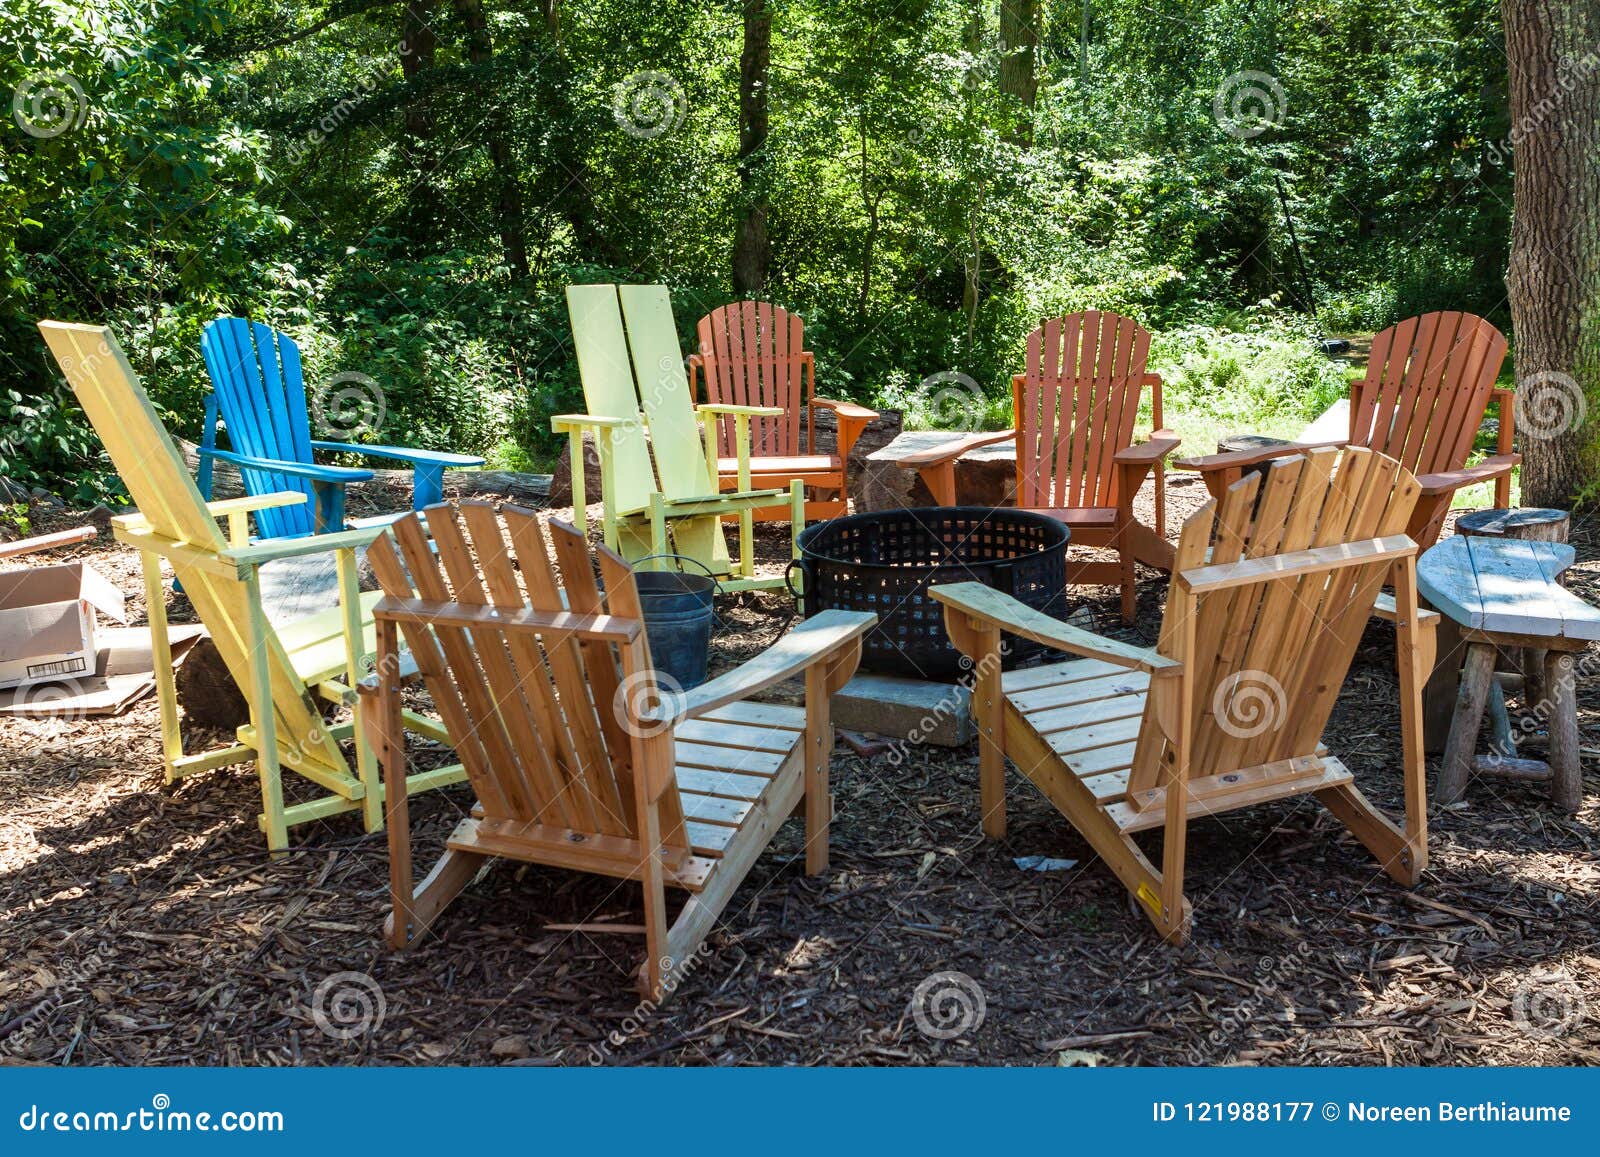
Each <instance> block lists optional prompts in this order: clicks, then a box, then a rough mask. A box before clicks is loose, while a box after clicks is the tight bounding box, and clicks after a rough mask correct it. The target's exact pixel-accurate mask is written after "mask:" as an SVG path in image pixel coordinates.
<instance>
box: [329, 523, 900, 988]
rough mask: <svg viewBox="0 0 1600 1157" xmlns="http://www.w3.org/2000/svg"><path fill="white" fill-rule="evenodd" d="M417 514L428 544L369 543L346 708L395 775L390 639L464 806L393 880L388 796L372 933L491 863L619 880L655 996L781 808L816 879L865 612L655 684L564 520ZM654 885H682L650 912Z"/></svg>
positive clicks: (409, 532)
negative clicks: (671, 911) (354, 710)
mask: <svg viewBox="0 0 1600 1157" xmlns="http://www.w3.org/2000/svg"><path fill="white" fill-rule="evenodd" d="M426 514H427V518H428V530H429V531H431V532H432V538H433V542H434V543H435V544H436V545H437V548H438V553H437V555H434V554H433V553H431V552H430V550H429V541H428V538H427V536H426V535H425V534H424V532H423V529H422V526H421V524H420V522H419V520H418V518H417V516H416V515H407V516H406V517H404V518H402V519H401V520H399V521H398V522H396V523H395V524H394V527H393V532H392V533H393V539H392V543H393V545H391V540H390V539H387V538H386V539H382V540H379V541H378V542H376V543H374V544H373V547H372V550H371V551H370V552H369V558H370V560H371V563H372V568H373V573H374V574H376V575H377V577H378V581H379V582H380V584H382V586H383V591H384V597H383V600H382V601H381V602H380V603H379V604H378V605H377V607H376V608H375V609H374V612H373V614H374V618H375V620H376V622H377V674H376V675H374V676H373V677H372V678H370V679H368V680H366V681H364V682H363V684H362V686H361V697H362V698H363V699H364V700H367V701H368V702H369V706H368V708H367V710H366V712H365V713H364V718H366V719H368V720H369V721H370V726H371V727H372V729H373V739H372V743H373V746H374V748H376V749H377V750H378V751H379V752H380V754H381V762H382V766H383V770H384V776H385V779H393V778H399V777H401V776H404V775H405V773H406V768H407V760H406V751H405V743H404V739H403V737H402V735H401V731H400V725H401V720H402V715H401V706H400V684H401V682H402V680H403V679H404V678H405V676H406V674H407V670H406V668H405V666H404V664H402V662H401V661H400V656H401V651H400V638H401V636H404V639H405V642H406V644H407V645H408V647H409V650H410V653H411V655H412V656H413V659H414V673H415V674H418V675H420V676H421V678H422V679H423V681H424V683H425V684H426V686H427V689H428V692H429V694H430V696H431V697H432V699H433V702H434V705H435V707H436V708H437V709H438V711H439V713H440V715H441V717H442V719H443V723H444V730H445V735H446V742H448V743H450V744H452V745H453V746H454V747H455V750H456V753H457V754H458V756H459V757H460V759H461V763H462V766H463V768H464V770H465V773H466V776H467V779H468V781H469V782H470V783H471V784H472V788H473V791H474V793H475V794H476V795H477V798H478V802H477V805H476V806H475V807H474V808H473V809H472V813H471V814H470V815H469V816H468V817H467V818H466V819H464V820H462V821H461V822H460V823H459V824H458V825H457V826H456V829H455V831H454V832H453V833H452V834H451V836H450V837H449V840H448V841H447V843H446V848H445V853H444V856H443V857H442V858H441V859H440V860H439V862H438V864H437V865H435V867H434V868H433V870H432V871H431V872H430V873H429V874H428V876H427V877H426V878H425V879H424V880H423V881H422V883H421V884H420V885H417V886H415V887H414V886H413V880H412V872H411V838H410V825H409V816H408V813H407V810H406V801H405V796H404V793H399V792H397V793H395V798H394V800H393V801H392V806H391V809H390V811H389V824H390V832H389V857H390V891H391V895H392V898H393V908H392V910H391V912H390V915H389V919H388V924H387V926H386V935H387V937H388V939H389V941H390V943H391V944H393V945H394V946H395V947H396V948H403V947H405V946H406V945H407V944H409V943H411V942H413V941H414V940H415V939H416V938H417V937H419V936H421V935H422V934H423V933H424V932H425V931H426V930H427V929H428V927H429V926H430V925H431V924H432V923H433V922H434V921H435V920H436V919H437V918H438V917H439V915H440V913H441V912H442V911H443V910H444V908H445V906H446V905H448V904H449V903H450V901H451V900H452V899H454V898H455V896H457V895H458V894H459V893H460V892H461V890H462V889H463V888H465V887H466V886H467V885H468V884H470V883H471V881H472V880H473V878H474V877H475V876H476V875H477V873H478V872H479V871H480V869H482V868H483V867H485V866H486V865H487V863H488V862H489V859H490V858H491V857H496V856H504V857H507V858H510V859H514V860H521V861H524V862H528V863H536V864H545V865H548V866H552V867H559V868H569V869H573V870H576V871H584V872H592V873H595V874H597V875H602V876H608V877H612V878H616V879H624V880H638V881H639V882H640V883H641V884H642V885H643V888H644V909H645V913H644V917H645V918H644V924H643V932H644V934H645V937H646V953H645V961H644V964H643V965H642V967H641V969H640V971H639V981H640V985H641V987H642V988H643V991H644V992H645V994H646V995H647V996H649V997H650V998H651V999H657V1000H659V999H661V998H662V997H663V995H664V994H665V993H667V992H670V991H671V989H672V988H673V987H675V985H676V979H677V977H678V976H679V975H680V973H679V969H680V968H681V966H682V965H683V964H684V963H685V962H687V961H688V960H689V959H690V958H691V957H692V955H693V954H694V952H695V950H696V948H697V947H698V946H699V944H700V942H701V941H702V940H703V939H704V938H705V936H706V934H707V933H708V932H709V931H710V929H711V927H712V924H713V922H714V921H715V920H716V917H717V915H718V914H719V913H720V912H721V911H722V909H723V908H724V907H725V906H726V905H727V903H728V902H729V900H730V899H731V898H732V896H733V894H734V891H735V889H736V888H737V887H738V886H739V883H740V881H741V880H742V879H743V878H744V876H745V875H746V873H747V872H748V871H749V870H750V867H751V866H752V865H753V864H754V863H755V860H756V857H757V856H759V855H760V853H761V851H762V849H764V848H765V847H766V846H767V844H768V843H769V842H770V841H771V839H772V837H773V835H774V834H775V833H776V832H777V830H778V827H779V826H780V825H781V824H782V823H783V822H784V820H786V819H788V818H789V816H790V815H791V814H792V813H794V812H796V811H797V810H801V811H803V812H804V815H805V821H806V846H805V848H806V850H805V859H806V870H807V871H808V872H810V873H812V874H817V873H820V872H822V871H824V870H826V868H827V863H828V848H827V832H828V824H829V822H830V820H831V818H832V815H833V804H832V799H831V797H830V795H829V794H828V758H829V755H828V753H829V752H830V751H831V750H832V748H833V734H832V730H831V727H830V724H829V714H828V704H829V699H830V697H831V696H832V694H833V693H834V692H835V691H836V690H838V688H839V687H840V686H842V685H843V684H844V682H845V680H847V679H848V678H849V677H850V675H851V674H852V673H853V672H854V671H855V667H856V662H857V660H858V658H859V656H860V650H861V642H860V640H861V635H862V634H863V633H864V632H865V631H866V630H868V629H869V628H870V627H871V626H872V624H873V623H874V622H875V621H876V619H875V616H873V615H870V614H861V613H856V612H848V611H827V612H824V613H823V614H821V615H817V616H815V617H813V618H810V619H807V620H806V621H805V622H804V623H803V624H802V625H800V626H799V627H797V628H795V629H794V630H792V631H790V632H789V633H788V634H787V635H785V636H784V637H783V638H782V639H780V640H779V641H778V642H777V643H775V644H774V645H773V646H772V647H770V648H768V649H767V650H766V651H764V652H762V653H761V654H760V655H758V656H756V657H755V658H753V659H751V660H750V661H748V662H747V663H745V664H744V665H743V666H741V667H739V668H737V669H735V670H733V671H730V672H727V673H726V674H724V675H721V676H718V677H717V678H716V679H713V680H711V681H710V682H708V683H705V684H703V685H702V686H700V687H696V688H694V689H693V690H691V691H688V692H684V693H681V694H676V695H671V696H667V695H664V694H663V693H662V692H661V691H660V690H659V689H658V688H657V685H656V673H655V669H654V668H653V667H652V666H651V663H650V650H649V643H648V641H647V639H646V636H645V633H644V623H643V619H642V616H641V612H640V606H639V594H638V588H637V584H636V583H635V581H634V576H633V572H632V570H630V569H629V567H628V564H627V563H626V562H625V561H624V560H623V559H622V558H621V557H620V556H619V555H617V554H615V553H613V552H612V551H610V550H608V549H605V548H601V549H600V550H599V552H598V560H599V567H600V572H601V578H602V580H603V582H602V583H597V582H596V578H595V573H594V560H593V559H592V558H591V556H590V554H589V552H588V546H587V543H586V541H585V538H584V535H583V533H582V532H581V531H579V530H578V529H576V528H575V527H572V526H568V525H566V524H564V523H559V522H555V523H552V524H551V525H550V529H549V535H550V537H549V539H547V538H546V531H545V528H544V527H543V526H542V525H541V523H540V522H539V520H538V518H537V517H535V516H534V514H533V513H532V512H530V511H526V510H519V509H517V508H515V507H511V506H507V507H505V508H504V509H503V511H502V512H501V513H500V514H498V515H497V514H496V512H495V510H494V508H493V507H492V506H490V505H489V504H487V503H464V504H462V506H461V507H460V510H459V513H458V512H457V511H456V510H454V509H452V508H450V507H445V506H436V507H431V508H429V510H428V511H427V512H426ZM552 547H553V549H554V557H555V559H556V562H557V564H558V565H559V568H560V576H559V577H560V582H559V584H558V581H557V574H556V570H555V568H554V567H553V566H552V562H551V548H552ZM397 548H398V550H397ZM402 559H403V561H402ZM602 591H603V592H604V593H602ZM795 676H803V677H804V678H805V682H806V698H805V705H804V706H803V707H791V706H777V705H771V704H756V703H750V702H747V700H748V698H749V697H750V696H751V695H753V694H755V693H757V692H759V691H761V690H762V689H763V688H765V687H769V686H771V685H772V684H774V683H777V682H781V681H783V680H785V679H789V678H792V677H795ZM668 887H671V888H676V889H682V890H685V891H687V892H688V893H689V894H690V896H689V899H688V901H687V902H686V903H685V904H684V906H683V907H682V909H681V910H680V911H679V913H678V914H677V916H676V918H675V919H674V920H672V921H671V922H670V923H669V921H668V919H667V907H666V892H665V889H666V888H668Z"/></svg>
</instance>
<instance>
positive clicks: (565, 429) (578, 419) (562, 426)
mask: <svg viewBox="0 0 1600 1157" xmlns="http://www.w3.org/2000/svg"><path fill="white" fill-rule="evenodd" d="M626 425H628V419H626V418H605V417H601V416H600V415H599V414H554V415H552V416H551V418H550V429H551V431H552V432H553V433H556V434H568V433H571V432H573V431H574V430H584V429H591V430H615V429H617V428H618V427H619V426H626Z"/></svg>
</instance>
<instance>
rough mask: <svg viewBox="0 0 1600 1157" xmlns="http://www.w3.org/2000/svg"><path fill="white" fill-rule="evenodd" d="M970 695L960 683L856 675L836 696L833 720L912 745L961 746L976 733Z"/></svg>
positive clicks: (842, 724) (891, 676) (846, 726)
mask: <svg viewBox="0 0 1600 1157" xmlns="http://www.w3.org/2000/svg"><path fill="white" fill-rule="evenodd" d="M970 698H971V695H970V693H969V692H968V690H967V688H965V687H963V686H961V685H960V684H957V683H929V682H927V681H926V680H923V679H906V678H902V677H900V676H898V675H857V676H856V677H855V678H854V679H851V680H850V682H848V683H846V684H845V685H844V686H843V687H842V688H840V689H839V691H838V693H837V694H836V695H834V697H833V712H832V714H833V724H834V726H835V727H845V728H849V729H850V730H851V731H862V732H866V733H867V734H869V735H882V736H885V737H887V738H889V739H899V740H904V741H906V742H909V743H913V744H919V743H931V744H933V745H934V746H935V747H960V746H961V745H962V744H964V743H966V742H968V741H969V740H971V739H972V737H973V735H974V734H975V732H974V730H973V725H972V707H971V703H970Z"/></svg>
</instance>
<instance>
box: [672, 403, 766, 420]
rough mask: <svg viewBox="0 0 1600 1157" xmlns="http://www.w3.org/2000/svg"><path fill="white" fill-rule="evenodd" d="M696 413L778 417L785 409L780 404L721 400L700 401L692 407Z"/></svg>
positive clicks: (734, 416) (721, 415)
mask: <svg viewBox="0 0 1600 1157" xmlns="http://www.w3.org/2000/svg"><path fill="white" fill-rule="evenodd" d="M694 412H695V413H696V414H715V415H717V416H718V417H723V416H726V417H730V418H736V417H739V416H740V415H743V416H744V417H746V418H779V417H782V416H783V415H784V414H785V413H786V412H787V411H785V410H784V409H783V407H782V406H730V405H727V404H725V403H723V402H702V403H701V404H700V405H698V406H696V407H695V408H694Z"/></svg>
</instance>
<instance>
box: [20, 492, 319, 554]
mask: <svg viewBox="0 0 1600 1157" xmlns="http://www.w3.org/2000/svg"><path fill="white" fill-rule="evenodd" d="M297 497H300V498H304V497H305V496H304V495H303V494H302V495H297ZM98 533H99V531H97V530H96V529H95V528H94V527H92V526H76V527H73V528H72V529H71V530H58V531H56V532H55V533H54V534H40V535H36V536H35V537H33V538H19V539H17V540H16V541H15V542H0V558H19V557H21V556H22V555H25V554H34V553H36V552H38V551H41V550H54V549H55V548H56V547H58V546H71V545H72V544H73V543H75V542H88V541H89V540H90V539H91V538H93V537H94V536H95V535H96V534H98Z"/></svg>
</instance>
